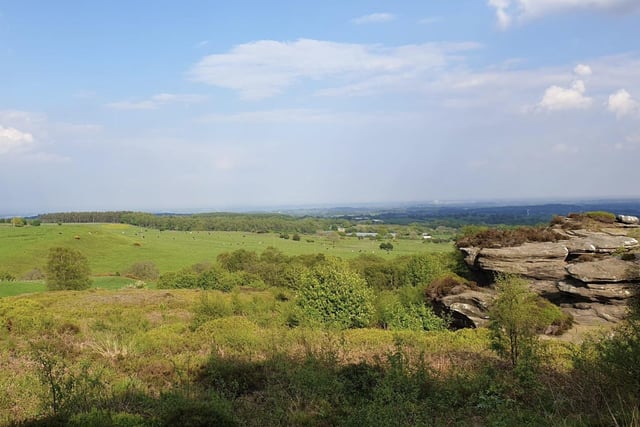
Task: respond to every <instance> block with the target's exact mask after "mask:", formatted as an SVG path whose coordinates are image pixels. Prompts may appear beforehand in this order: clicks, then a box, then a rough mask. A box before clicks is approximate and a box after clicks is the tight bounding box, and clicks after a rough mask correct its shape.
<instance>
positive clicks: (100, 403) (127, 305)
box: [0, 289, 638, 426]
mask: <svg viewBox="0 0 640 427" xmlns="http://www.w3.org/2000/svg"><path fill="white" fill-rule="evenodd" d="M277 296H278V292H276V290H248V289H238V290H236V291H234V292H232V293H225V292H220V291H201V290H183V289H178V290H173V289H172V290H169V291H168V290H154V289H123V290H115V291H114V290H105V289H94V290H88V291H82V292H80V291H60V292H55V293H54V292H45V293H36V294H29V295H22V296H15V297H6V298H2V299H0V318H1V319H2V320H3V323H2V324H0V387H2V390H3V391H6V393H1V394H0V425H21V423H24V424H22V425H148V426H152V425H153V426H157V425H175V423H179V424H181V425H207V423H212V422H215V423H217V425H345V426H348V425H427V426H428V425H434V426H435V425H575V426H579V425H627V424H628V425H634V423H637V420H638V415H637V414H638V411H637V408H636V409H634V407H633V402H630V401H629V400H628V396H627V395H625V399H624V400H623V401H622V402H618V401H616V400H615V399H613V398H612V399H610V400H608V401H607V400H605V401H603V400H601V399H600V397H598V399H595V400H594V399H593V392H595V391H597V387H602V386H598V384H602V383H601V382H600V381H602V379H603V378H601V377H599V376H597V375H595V374H596V372H594V370H593V369H590V368H589V367H590V366H594V365H591V364H590V363H591V362H590V360H591V359H589V358H588V357H586V356H585V354H587V353H580V352H581V351H582V350H581V349H580V348H579V347H575V346H573V345H571V344H559V343H557V342H555V341H549V342H545V344H544V345H545V356H544V358H543V361H542V364H541V365H539V366H538V365H535V366H530V367H528V368H527V369H525V370H518V369H515V370H514V369H511V368H509V366H508V365H507V364H505V363H504V362H503V361H502V360H500V359H499V358H497V357H496V356H495V354H494V353H493V352H492V351H491V350H490V340H489V334H488V332H487V330H485V329H477V330H476V329H465V330H459V331H455V332H453V331H446V330H445V331H436V332H419V331H409V330H400V331H388V330H381V329H369V328H362V329H348V330H332V329H326V328H319V327H313V326H305V327H302V326H300V327H295V328H292V327H289V326H287V324H286V316H285V313H286V312H287V309H288V307H290V306H291V305H292V304H293V301H291V300H289V299H287V298H278V297H277ZM9 325H10V326H9ZM576 354H582V356H580V357H582V359H580V358H577V359H576V356H575V355H576ZM575 360H584V361H585V365H584V369H580V370H576V368H575V366H576V363H577V362H575ZM595 362H597V359H596V360H595ZM602 390H604V388H602ZM607 390H609V389H607ZM609 394H611V395H612V396H614V395H615V394H612V393H609ZM54 395H55V404H54ZM594 402H598V404H599V405H600V410H599V409H598V408H597V407H595V406H594V404H593V403H594ZM603 402H605V403H606V402H608V404H609V405H610V408H609V409H607V406H606V404H603ZM603 405H604V406H603ZM54 408H55V409H54ZM612 423H613V424H612Z"/></svg>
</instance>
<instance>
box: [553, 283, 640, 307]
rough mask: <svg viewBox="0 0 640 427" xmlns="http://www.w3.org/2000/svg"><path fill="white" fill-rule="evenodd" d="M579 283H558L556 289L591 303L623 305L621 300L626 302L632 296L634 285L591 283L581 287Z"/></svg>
mask: <svg viewBox="0 0 640 427" xmlns="http://www.w3.org/2000/svg"><path fill="white" fill-rule="evenodd" d="M579 283H580V282H576V283H569V282H567V281H560V282H558V284H557V287H558V289H559V290H560V291H561V292H564V293H567V294H571V295H575V296H580V297H582V298H585V299H588V300H589V301H592V302H606V303H608V304H620V303H622V304H624V301H623V300H626V299H627V298H629V297H630V296H631V295H633V290H634V287H635V285H633V284H631V283H624V284H615V285H613V284H593V283H589V284H586V285H581V284H579ZM615 300H619V301H615ZM574 306H575V304H574Z"/></svg>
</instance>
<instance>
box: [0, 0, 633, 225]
mask: <svg viewBox="0 0 640 427" xmlns="http://www.w3.org/2000/svg"><path fill="white" fill-rule="evenodd" d="M639 41H640V0H455V1H451V0H428V1H427V0H413V1H408V0H394V1H390V0H386V1H383V0H369V1H366V0H350V1H344V0H342V1H338V0H325V1H304V2H303V1H278V0H274V1H269V2H265V1H258V0H254V1H249V0H237V1H233V2H231V1H225V2H223V1H195V0H183V1H180V2H177V1H166V0H158V1H150V0H140V1H135V2H133V1H123V0H112V1H108V2H107V1H104V2H87V1H82V0H59V1H56V2H51V1H45V0H39V1H36V0H21V1H10V0H0V181H1V182H2V184H1V185H0V213H4V214H11V213H22V214H26V213H44V212H55V211H70V210H74V211H78V210H121V209H123V210H145V211H189V210H194V211H195V210H198V211H202V210H210V211H215V210H235V209H241V208H261V207H264V208H267V207H275V206H322V205H341V206H344V205H356V204H362V203H391V204H392V203H399V202H428V201H433V200H443V201H446V200H490V199H502V200H504V199H528V198H531V199H534V198H535V199H576V198H602V197H640V177H639V170H640V169H639V167H638V166H639V163H640V162H639V160H640V42H639Z"/></svg>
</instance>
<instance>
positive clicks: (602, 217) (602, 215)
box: [585, 211, 616, 224]
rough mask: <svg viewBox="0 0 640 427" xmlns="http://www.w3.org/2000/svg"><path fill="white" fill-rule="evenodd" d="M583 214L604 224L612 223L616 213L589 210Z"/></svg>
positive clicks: (614, 220)
mask: <svg viewBox="0 0 640 427" xmlns="http://www.w3.org/2000/svg"><path fill="white" fill-rule="evenodd" d="M585 216H587V217H588V218H591V219H593V220H596V221H599V222H603V223H605V224H613V223H614V222H616V215H615V214H613V213H611V212H605V211H590V212H585Z"/></svg>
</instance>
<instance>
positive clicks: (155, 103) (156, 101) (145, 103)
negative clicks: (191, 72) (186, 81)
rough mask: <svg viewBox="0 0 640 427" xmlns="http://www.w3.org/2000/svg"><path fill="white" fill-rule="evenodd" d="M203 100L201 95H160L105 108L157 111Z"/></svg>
mask: <svg viewBox="0 0 640 427" xmlns="http://www.w3.org/2000/svg"><path fill="white" fill-rule="evenodd" d="M204 99H205V97H203V96H201V95H189V94H171V93H160V94H157V95H154V96H152V97H151V98H149V99H145V100H142V101H118V102H111V103H109V104H106V106H107V107H109V108H113V109H114V110H157V109H158V108H160V107H162V106H164V105H167V104H177V103H181V104H194V103H198V102H202V101H203V100H204Z"/></svg>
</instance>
